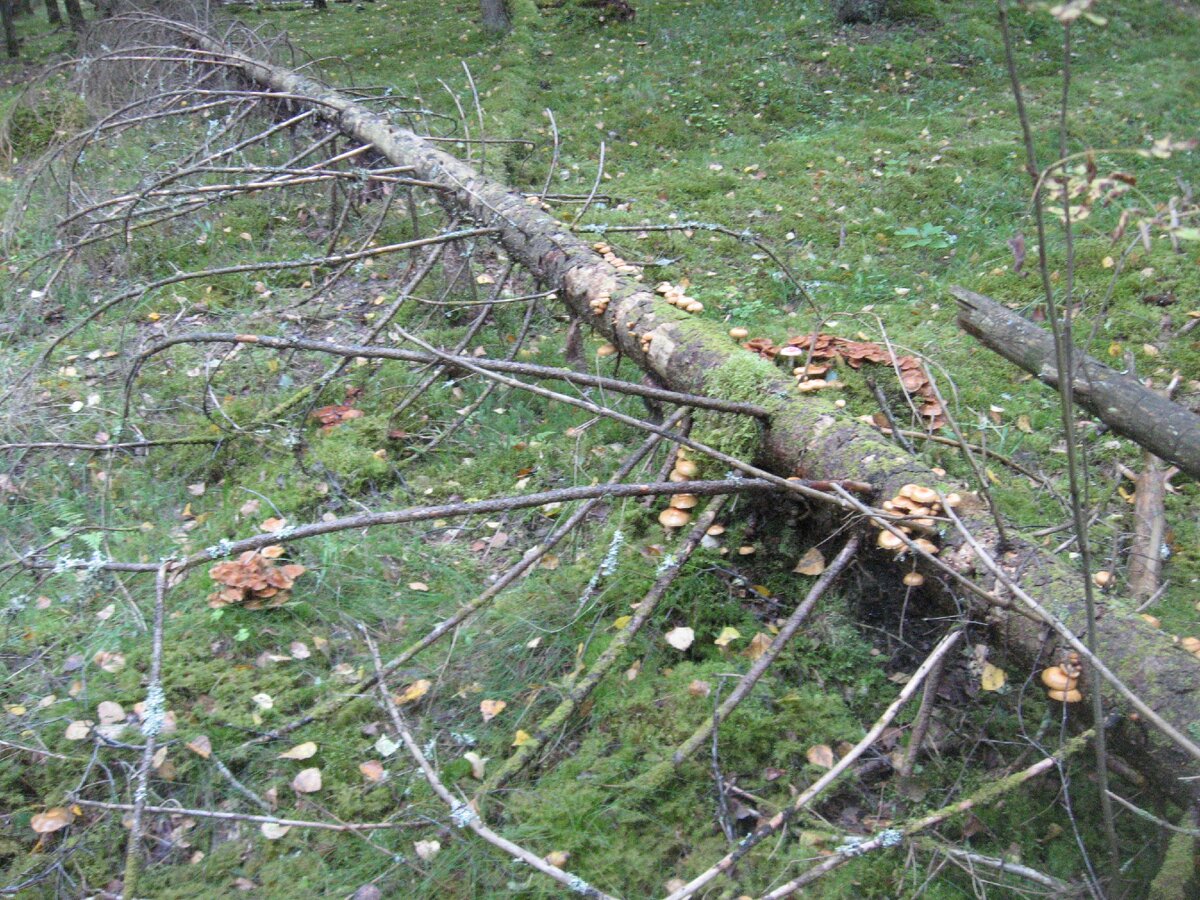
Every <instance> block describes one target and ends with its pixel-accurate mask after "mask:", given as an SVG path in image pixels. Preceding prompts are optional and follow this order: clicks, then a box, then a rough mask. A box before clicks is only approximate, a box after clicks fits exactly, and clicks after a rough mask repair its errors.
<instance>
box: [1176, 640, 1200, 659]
mask: <svg viewBox="0 0 1200 900" xmlns="http://www.w3.org/2000/svg"><path fill="white" fill-rule="evenodd" d="M1179 646H1180V647H1182V648H1183V649H1184V650H1186V651H1187V652H1188V653H1190V654H1192V656H1195V657H1197V658H1198V659H1200V638H1194V637H1185V638H1180V639H1179Z"/></svg>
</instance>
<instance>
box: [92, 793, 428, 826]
mask: <svg viewBox="0 0 1200 900" xmlns="http://www.w3.org/2000/svg"><path fill="white" fill-rule="evenodd" d="M71 802H72V803H78V804H79V805H80V806H84V807H88V808H91V809H108V810H112V811H113V812H133V810H134V805H133V804H132V803H104V802H102V801H99V800H84V799H83V798H82V797H72V798H71ZM142 812H143V813H147V814H149V815H154V816H191V817H193V818H196V819H221V820H223V821H227V822H252V823H254V824H255V825H279V826H281V827H284V828H312V829H314V830H318V831H390V830H393V829H397V828H414V827H418V828H419V827H424V826H426V825H428V823H427V822H424V821H409V822H342V823H338V822H314V821H312V820H311V819H284V818H280V817H278V816H258V815H251V814H250V813H238V812H225V811H223V810H214V809H189V808H188V807H185V806H148V805H147V806H143V807H142Z"/></svg>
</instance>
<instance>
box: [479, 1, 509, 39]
mask: <svg viewBox="0 0 1200 900" xmlns="http://www.w3.org/2000/svg"><path fill="white" fill-rule="evenodd" d="M479 6H480V9H481V10H482V11H483V28H484V30H485V31H490V32H491V33H492V34H503V33H504V32H506V31H508V29H510V28H512V19H511V18H510V17H509V15H508V5H507V4H506V2H505V0H479Z"/></svg>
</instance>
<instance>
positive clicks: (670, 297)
mask: <svg viewBox="0 0 1200 900" xmlns="http://www.w3.org/2000/svg"><path fill="white" fill-rule="evenodd" d="M655 290H656V291H658V292H659V293H660V294H662V295H663V299H664V300H666V301H667V302H668V303H670V304H671V305H672V306H674V307H675V308H677V309H682V310H683V311H684V312H690V313H702V312H704V304H703V303H701V302H700V301H699V300H697V299H696V298H695V297H689V296H688V295H687V294H685V293H684V290H683V288H682V287H680V286H679V285H675V284H671V282H669V281H662V282H659V284H658V287H656V288H655Z"/></svg>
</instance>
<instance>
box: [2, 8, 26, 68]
mask: <svg viewBox="0 0 1200 900" xmlns="http://www.w3.org/2000/svg"><path fill="white" fill-rule="evenodd" d="M0 19H3V20H4V49H5V51H6V52H7V53H8V55H9V56H10V57H11V58H13V59H16V58H17V57H18V56H20V55H21V47H20V44H18V43H17V28H16V25H15V23H14V22H13V0H0Z"/></svg>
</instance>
